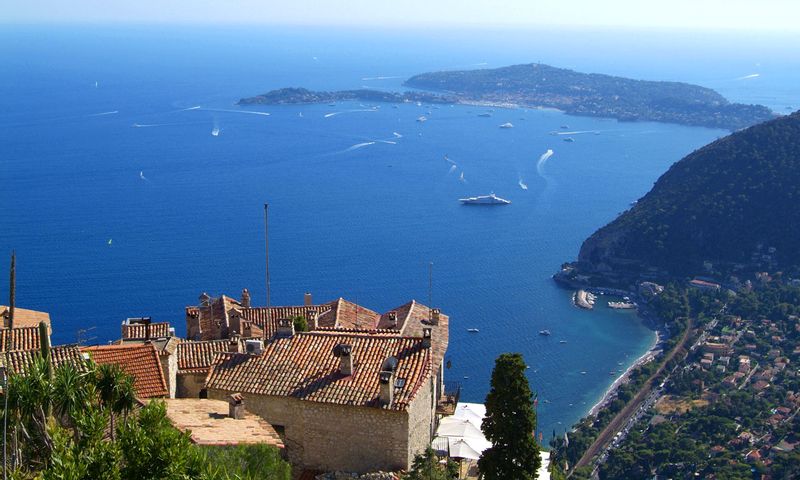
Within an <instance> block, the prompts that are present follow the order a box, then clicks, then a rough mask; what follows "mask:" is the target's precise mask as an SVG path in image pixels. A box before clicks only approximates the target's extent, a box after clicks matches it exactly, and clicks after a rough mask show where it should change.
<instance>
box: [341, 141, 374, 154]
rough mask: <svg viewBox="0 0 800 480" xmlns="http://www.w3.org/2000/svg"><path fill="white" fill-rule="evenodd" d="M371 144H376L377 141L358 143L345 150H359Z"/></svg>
mask: <svg viewBox="0 0 800 480" xmlns="http://www.w3.org/2000/svg"><path fill="white" fill-rule="evenodd" d="M370 145H375V142H364V143H356V144H355V145H353V146H352V147H350V148H348V149H346V150H345V152H352V151H353V150H358V149H359V148H364V147H368V146H370Z"/></svg>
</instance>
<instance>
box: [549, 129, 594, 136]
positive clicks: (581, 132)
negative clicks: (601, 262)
mask: <svg viewBox="0 0 800 480" xmlns="http://www.w3.org/2000/svg"><path fill="white" fill-rule="evenodd" d="M586 133H594V134H595V135H599V134H600V130H579V131H576V132H550V134H551V135H583V134H586Z"/></svg>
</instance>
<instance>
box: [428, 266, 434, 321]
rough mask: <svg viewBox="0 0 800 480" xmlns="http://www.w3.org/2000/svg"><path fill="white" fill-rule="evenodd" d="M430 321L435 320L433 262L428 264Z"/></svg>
mask: <svg viewBox="0 0 800 480" xmlns="http://www.w3.org/2000/svg"><path fill="white" fill-rule="evenodd" d="M428 321H429V322H433V262H430V263H429V264H428Z"/></svg>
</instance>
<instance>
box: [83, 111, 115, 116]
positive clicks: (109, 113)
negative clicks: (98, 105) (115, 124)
mask: <svg viewBox="0 0 800 480" xmlns="http://www.w3.org/2000/svg"><path fill="white" fill-rule="evenodd" d="M117 113H119V110H114V111H111V112H101V113H92V114H91V115H89V116H90V117H103V116H105V115H114V114H117Z"/></svg>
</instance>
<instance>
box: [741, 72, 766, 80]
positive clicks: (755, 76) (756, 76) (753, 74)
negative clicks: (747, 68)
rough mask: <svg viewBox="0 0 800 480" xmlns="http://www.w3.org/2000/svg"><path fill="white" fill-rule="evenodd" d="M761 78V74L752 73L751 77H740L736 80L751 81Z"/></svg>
mask: <svg viewBox="0 0 800 480" xmlns="http://www.w3.org/2000/svg"><path fill="white" fill-rule="evenodd" d="M760 76H761V74H760V73H751V74H750V75H745V76H743V77H739V78H737V79H736V80H749V79H751V78H758V77H760Z"/></svg>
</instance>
